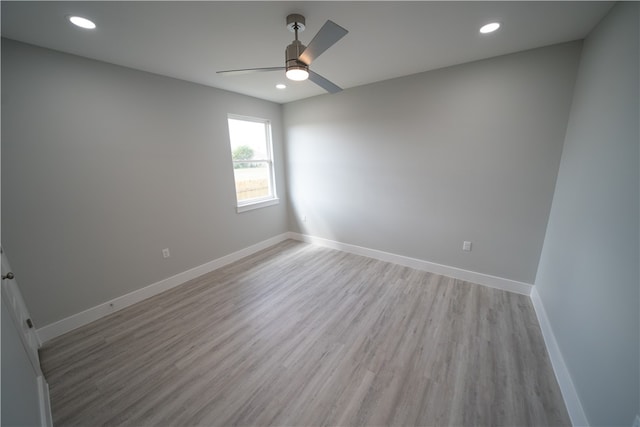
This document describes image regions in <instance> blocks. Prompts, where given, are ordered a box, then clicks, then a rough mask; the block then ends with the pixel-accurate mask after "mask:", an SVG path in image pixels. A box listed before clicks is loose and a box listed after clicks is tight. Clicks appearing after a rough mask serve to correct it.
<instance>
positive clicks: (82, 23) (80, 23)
mask: <svg viewBox="0 0 640 427" xmlns="http://www.w3.org/2000/svg"><path fill="white" fill-rule="evenodd" d="M67 19H68V20H69V21H70V22H71V23H72V24H73V25H75V26H77V27H80V28H84V29H87V30H93V29H94V28H96V24H94V23H93V21H90V20H89V19H87V18H83V17H82V16H68V17H67Z"/></svg>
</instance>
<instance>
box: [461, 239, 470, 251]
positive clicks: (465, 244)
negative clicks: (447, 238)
mask: <svg viewBox="0 0 640 427" xmlns="http://www.w3.org/2000/svg"><path fill="white" fill-rule="evenodd" d="M462 250H463V251H470V250H471V242H469V241H466V240H465V241H464V242H462Z"/></svg>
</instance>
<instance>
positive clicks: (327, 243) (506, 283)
mask: <svg viewBox="0 0 640 427" xmlns="http://www.w3.org/2000/svg"><path fill="white" fill-rule="evenodd" d="M289 237H290V238H292V239H295V240H300V241H302V242H307V243H312V244H314V245H318V246H324V247H327V248H331V249H337V250H340V251H343V252H349V253H352V254H356V255H362V256H366V257H369V258H374V259H378V260H380V261H387V262H392V263H395V264H399V265H404V266H405V267H411V268H415V269H416V270H423V271H428V272H430V273H436V274H441V275H443V276H448V277H453V278H454V279H459V280H464V281H466V282H472V283H477V284H479V285H484V286H488V287H490V288H496V289H501V290H503V291H509V292H514V293H517V294H522V295H527V296H529V295H530V293H531V288H532V287H533V286H532V285H530V284H528V283H524V282H518V281H515V280H511V279H505V278H502V277H497V276H491V275H488V274H483V273H477V272H475V271H469V270H463V269H461V268H457V267H450V266H447V265H442V264H436V263H433V262H429V261H424V260H421V259H416V258H410V257H406V256H403V255H396V254H392V253H389V252H383V251H379V250H376V249H369V248H364V247H362V246H356V245H350V244H348V243H341V242H336V241H334V240H329V239H324V238H322V237H315V236H309V235H306V234H300V233H293V232H291V233H289Z"/></svg>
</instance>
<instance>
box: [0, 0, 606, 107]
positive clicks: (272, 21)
mask: <svg viewBox="0 0 640 427" xmlns="http://www.w3.org/2000/svg"><path fill="white" fill-rule="evenodd" d="M612 4H613V3H611V2H589V1H588V2H551V1H548V2H518V1H516V2H482V1H473V2H418V1H410V2H360V1H356V2H348V1H321V2H306V1H303V2H269V1H261V2H206V1H200V2H186V1H173V2H155V1H142V2H92V1H87V2H84V1H79V2H32V1H16V2H13V1H10V2H7V1H3V2H2V5H1V7H2V36H4V37H7V38H10V39H14V40H19V41H23V42H26V43H31V44H35V45H38V46H44V47H48V48H51V49H56V50H60V51H64V52H69V53H73V54H76V55H81V56H85V57H88V58H94V59H98V60H101V61H106V62H110V63H114V64H119V65H123V66H127V67H131V68H136V69H139V70H144V71H149V72H152V73H157V74H162V75H166V76H170V77H175V78H179V79H183V80H188V81H192V82H196V83H201V84H204V85H208V86H213V87H217V88H222V89H227V90H230V91H233V92H238V93H243V94H247V95H251V96H255V97H258V98H262V99H266V100H270V101H274V102H278V103H285V102H290V101H294V100H298V99H303V98H307V97H310V96H315V95H320V94H323V93H325V92H324V91H323V90H322V89H320V88H319V87H317V86H316V85H314V84H313V83H311V82H310V81H304V82H291V81H288V80H286V78H285V77H284V72H279V71H278V72H269V73H256V74H250V75H243V76H221V75H216V73H215V72H216V71H218V70H227V69H238V68H254V67H274V66H275V67H277V66H283V65H284V49H285V47H286V45H287V44H289V43H290V42H291V40H293V34H292V33H291V32H289V31H288V30H287V29H286V27H285V18H286V16H287V15H288V14H290V13H300V14H302V15H304V16H305V17H306V19H307V28H306V30H305V31H304V32H303V33H301V37H300V38H301V40H302V42H303V43H305V44H308V43H309V41H311V38H312V37H313V35H315V33H316V32H317V31H318V30H319V29H320V27H321V26H322V24H324V22H325V21H326V20H327V19H331V20H332V21H334V22H336V23H337V24H339V25H341V26H342V27H344V28H346V29H347V30H349V34H347V35H346V36H345V37H344V38H343V39H342V40H340V41H338V43H336V44H335V45H334V46H333V47H331V48H330V49H329V50H327V51H326V52H325V53H324V54H323V55H322V56H320V57H319V58H318V59H317V60H316V61H315V62H314V63H313V64H312V67H311V68H312V69H313V70H314V71H316V72H317V73H319V74H321V75H323V76H324V77H326V78H327V79H329V80H331V81H333V82H334V83H336V84H337V85H339V86H341V87H342V88H345V89H346V88H350V87H355V86H360V85H364V84H368V83H373V82H377V81H381V80H386V79H390V78H394V77H400V76H405V75H409V74H415V73H419V72H423V71H427V70H432V69H436V68H441V67H446V66H450V65H454V64H460V63H464V62H469V61H474V60H478V59H484V58H489V57H492V56H497V55H503V54H506V53H511V52H516V51H521V50H526V49H531V48H535V47H540V46H545V45H550V44H555V43H560V42H565V41H571V40H577V39H582V38H584V37H585V36H586V35H587V34H588V32H589V31H590V30H591V29H592V28H593V27H594V26H595V25H596V24H597V23H598V21H599V20H600V19H601V18H602V17H603V16H604V15H605V14H606V12H607V11H608V10H609V8H610V7H611V6H612ZM71 14H73V15H81V16H85V17H87V18H90V19H92V20H93V21H94V22H95V23H96V24H97V26H98V27H97V29H96V30H93V31H89V30H82V29H79V28H76V27H74V26H72V25H71V24H69V22H68V21H67V20H66V19H65V16H67V15H71ZM496 20H497V21H500V22H502V28H501V29H500V30H499V31H498V32H496V33H493V34H490V35H481V34H480V33H479V32H478V28H479V27H480V26H481V25H482V24H485V23H487V22H490V21H496ZM276 83H286V84H287V86H288V87H287V89H285V90H279V89H276V88H275V85H276Z"/></svg>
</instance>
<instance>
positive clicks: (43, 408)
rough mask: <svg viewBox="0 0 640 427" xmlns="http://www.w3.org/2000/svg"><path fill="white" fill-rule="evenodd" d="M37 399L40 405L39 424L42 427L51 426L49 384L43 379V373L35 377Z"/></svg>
mask: <svg viewBox="0 0 640 427" xmlns="http://www.w3.org/2000/svg"><path fill="white" fill-rule="evenodd" d="M37 382H38V401H39V406H40V424H41V425H42V426H43V427H53V417H52V416H51V399H50V398H49V384H47V381H46V380H45V379H44V375H40V376H39V377H38V378H37Z"/></svg>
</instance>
